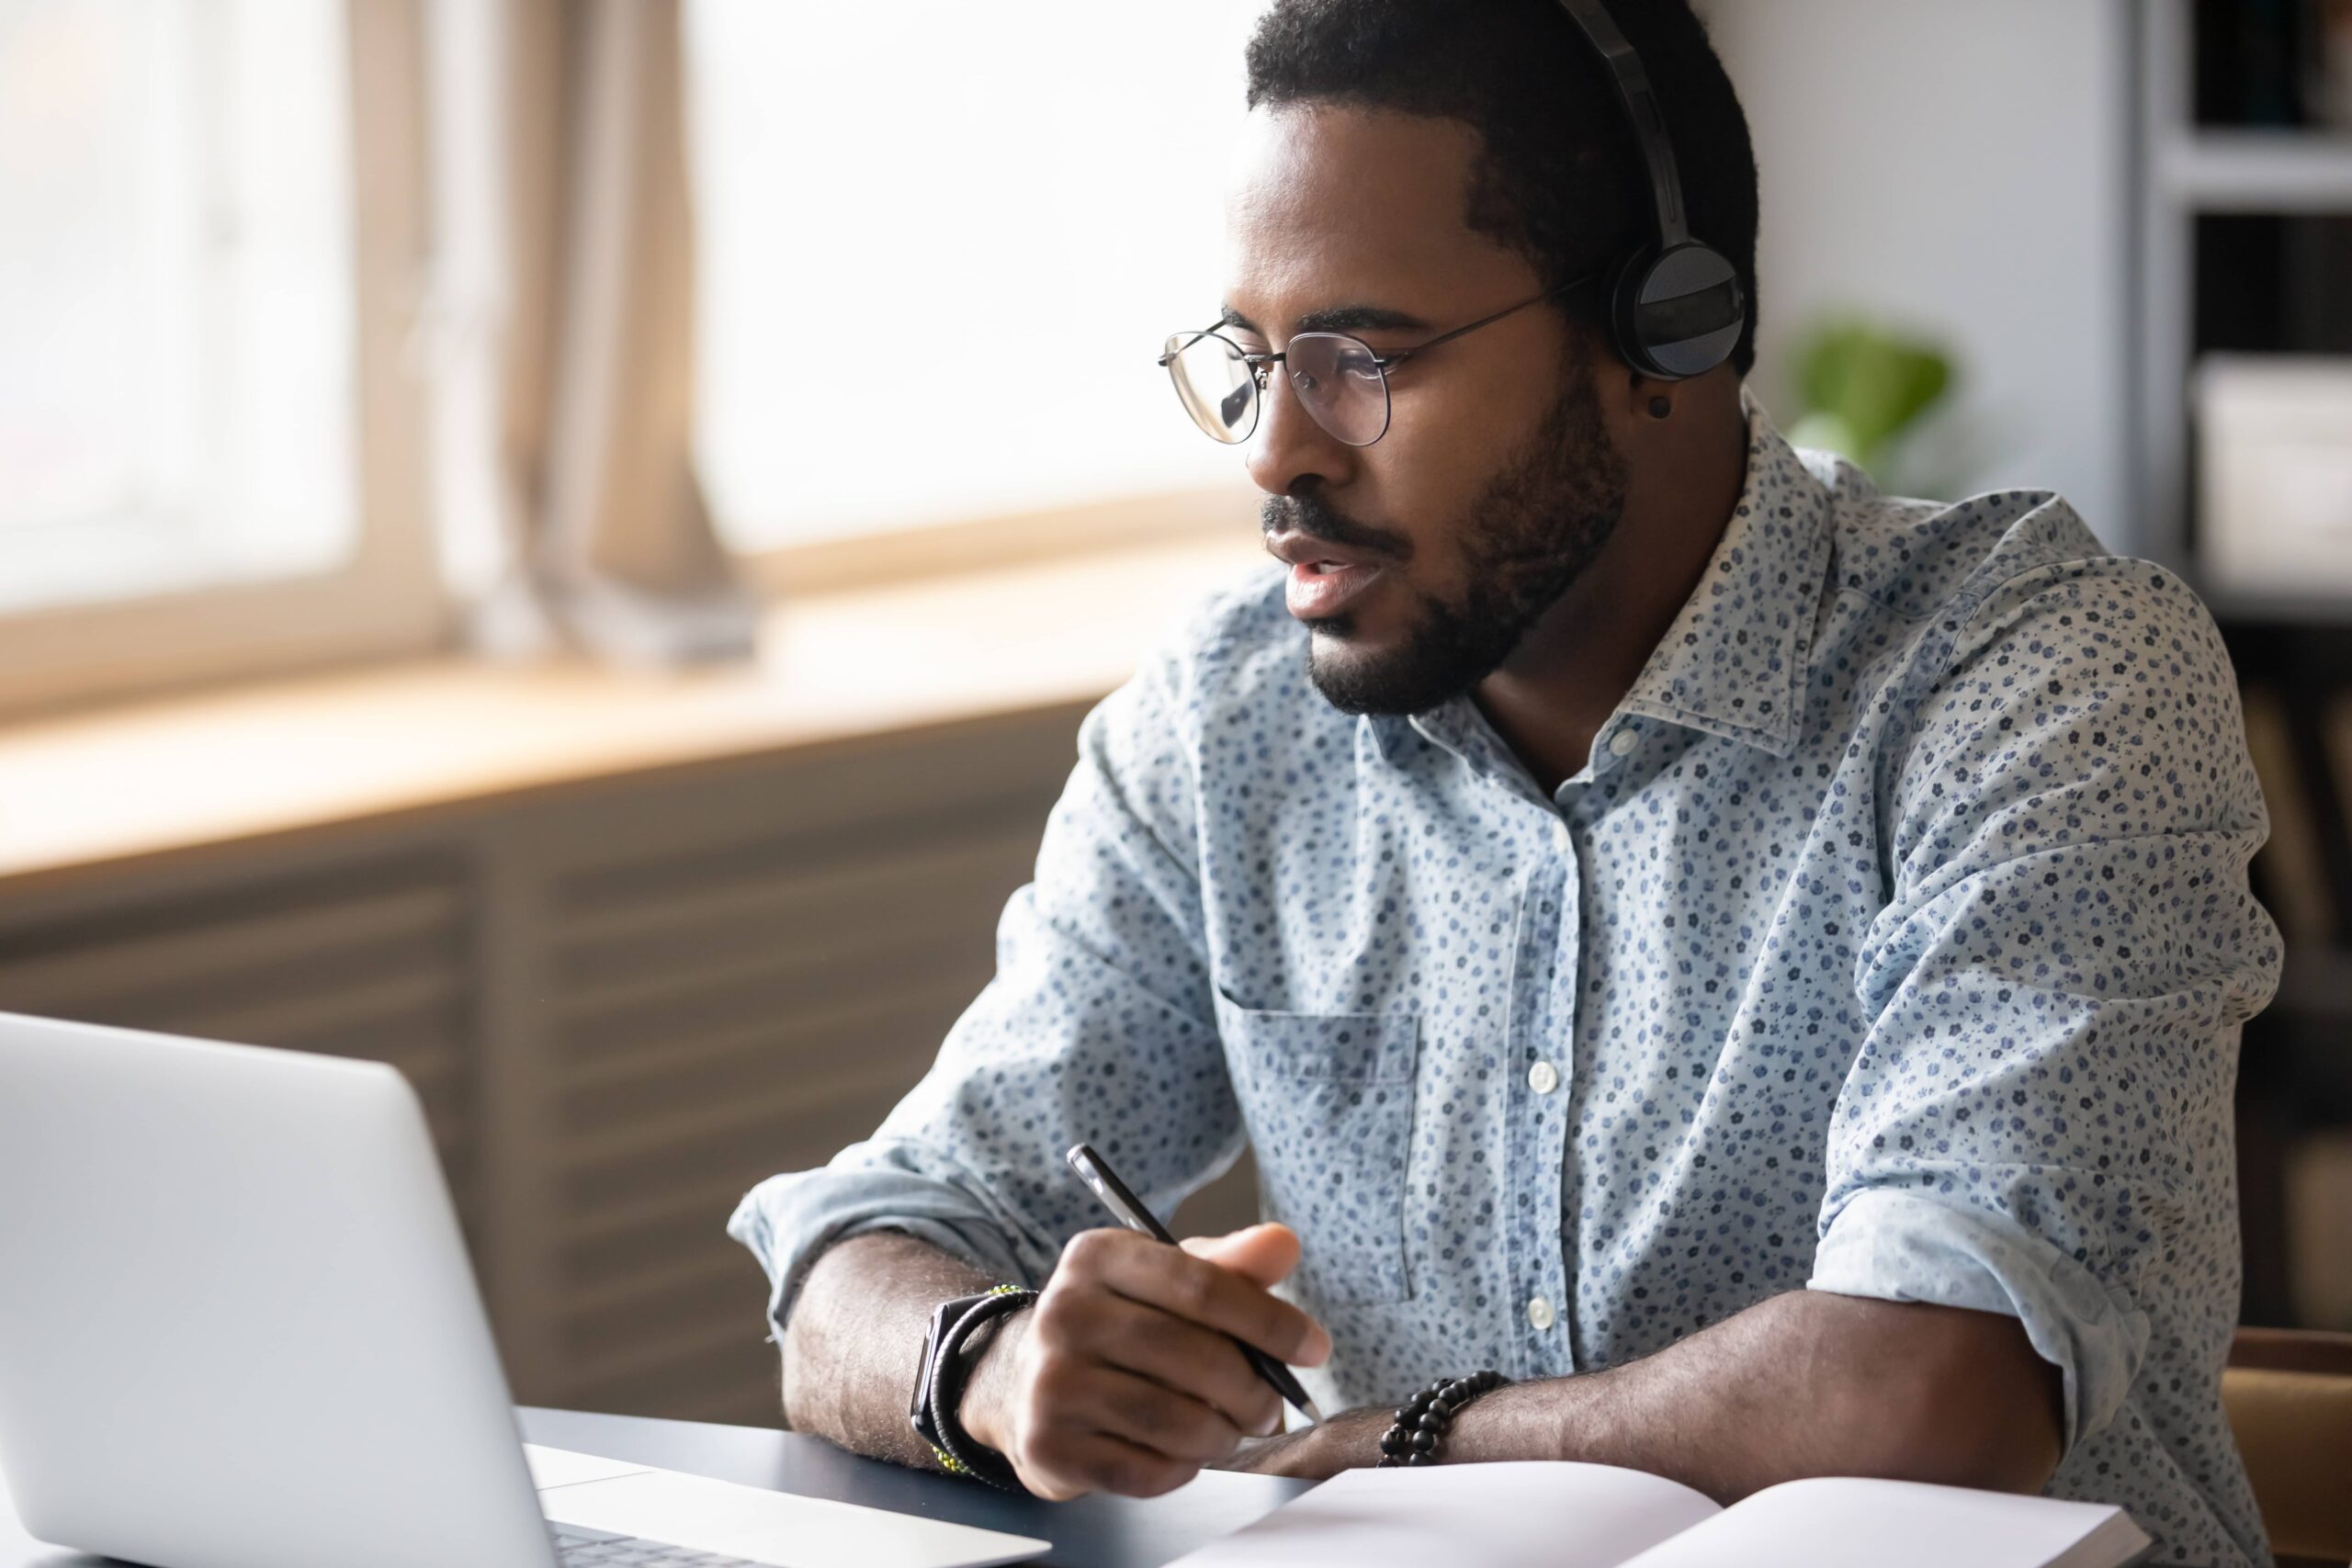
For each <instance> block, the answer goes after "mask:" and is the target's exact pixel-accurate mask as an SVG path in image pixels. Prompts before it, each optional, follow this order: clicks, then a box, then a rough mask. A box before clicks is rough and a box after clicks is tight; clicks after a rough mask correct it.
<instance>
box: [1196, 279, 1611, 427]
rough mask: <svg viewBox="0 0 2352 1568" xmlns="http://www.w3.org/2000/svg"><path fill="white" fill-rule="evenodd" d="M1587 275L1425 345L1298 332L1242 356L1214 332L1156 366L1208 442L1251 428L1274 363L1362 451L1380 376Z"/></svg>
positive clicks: (1383, 396)
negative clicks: (1275, 350) (1276, 349)
mask: <svg viewBox="0 0 2352 1568" xmlns="http://www.w3.org/2000/svg"><path fill="white" fill-rule="evenodd" d="M1599 276H1600V274H1599V273H1587V274H1585V275H1584V276H1581V277H1574V278H1570V279H1569V280H1568V281H1567V282H1566V283H1563V284H1561V285H1560V286H1559V287H1558V288H1547V289H1545V290H1544V292H1543V293H1541V294H1538V295H1536V296H1534V297H1533V298H1532V299H1521V301H1520V302H1519V303H1518V304H1516V305H1508V306H1505V307H1504V308H1503V309H1502V310H1497V311H1496V312H1495V313H1494V314H1493V315H1491V316H1481V317H1479V318H1478V319H1477V320H1476V321H1472V322H1471V323H1470V324H1469V325H1468V326H1466V327H1456V328H1454V329H1453V331H1452V332H1450V333H1439V334H1438V335H1437V336H1436V337H1433V338H1431V339H1430V340H1429V341H1428V342H1427V343H1420V344H1414V345H1413V346H1412V347H1410V348H1400V349H1397V351H1396V352H1395V353H1393V354H1375V353H1374V352H1373V350H1372V346H1371V345H1370V344H1366V343H1364V342H1363V340H1362V339H1360V338H1352V337H1350V336H1349V335H1348V334H1347V333H1297V334H1296V335H1295V336H1294V337H1292V339H1291V340H1290V344H1289V346H1287V347H1286V348H1284V349H1283V352H1282V353H1280V354H1246V353H1244V352H1243V351H1242V350H1241V348H1240V347H1239V346H1238V344H1235V343H1234V342H1233V340H1232V339H1230V338H1228V337H1226V336H1225V335H1223V334H1222V333H1219V332H1218V331H1217V330H1216V327H1215V326H1209V327H1204V328H1202V329H1201V330H1200V331H1199V332H1193V333H1175V334H1173V335H1172V336H1170V338H1169V340H1168V341H1167V343H1166V344H1163V345H1161V353H1160V355H1159V363H1160V364H1161V365H1163V366H1165V367H1167V370H1168V378H1169V379H1170V380H1171V381H1173V382H1175V383H1176V396H1177V399H1178V400H1180V401H1182V403H1183V405H1184V412H1186V413H1189V414H1191V415H1192V416H1193V423H1194V424H1197V425H1199V426H1200V427H1201V429H1202V430H1203V431H1204V432H1205V433H1206V434H1207V435H1208V437H1209V439H1211V440H1212V441H1222V442H1224V443H1225V444H1226V445H1227V446H1238V445H1239V444H1240V443H1242V442H1244V441H1247V440H1249V439H1250V433H1251V432H1252V431H1254V430H1256V429H1257V428H1258V405H1259V404H1260V403H1261V401H1263V400H1264V394H1265V391H1266V387H1267V382H1268V380H1269V378H1271V377H1272V372H1273V367H1275V366H1277V365H1280V366H1282V367H1283V369H1284V371H1285V372H1286V373H1287V374H1288V375H1289V377H1290V384H1291V389H1292V390H1293V391H1295V392H1296V393H1297V394H1298V401H1299V406H1300V407H1302V408H1304V409H1305V410H1306V412H1307V413H1308V414H1310V415H1312V416H1313V418H1314V420H1315V423H1317V424H1319V425H1321V426H1322V427H1323V428H1324V429H1325V430H1327V431H1329V433H1330V434H1331V436H1332V438H1333V439H1335V440H1338V441H1341V442H1344V443H1346V444H1347V445H1348V446H1371V445H1372V444H1373V443H1374V442H1375V441H1377V440H1379V439H1380V438H1381V437H1382V436H1383V435H1385V434H1388V373H1389V372H1390V371H1391V370H1394V369H1395V368H1396V367H1397V366H1399V365H1402V364H1403V363H1404V362H1405V361H1406V360H1408V359H1410V358H1412V357H1413V356H1414V355H1419V354H1427V353H1428V352H1429V351H1430V349H1433V348H1435V347H1436V346H1437V345H1438V344H1442V343H1451V342H1453V340H1454V339H1455V338H1458V337H1460V336H1462V335H1463V334H1464V333H1475V332H1476V331H1477V330H1478V329H1479V328H1480V327H1483V326H1488V325H1491V324H1492V323H1494V322H1496V321H1501V320H1502V319H1503V318H1504V317H1505V316H1508V315H1510V314H1511V313H1512V312H1514V311H1517V310H1526V309H1527V308H1528V307H1529V306H1530V305H1533V304H1538V303H1540V302H1542V301H1543V300H1545V299H1551V298H1553V297H1554V296H1555V295H1559V294H1566V292H1568V291H1569V290H1570V289H1572V288H1582V287H1583V286H1584V285H1586V284H1588V283H1590V282H1592V281H1593V280H1594V279H1595V278H1597V277H1599ZM1220 324H1222V323H1220Z"/></svg>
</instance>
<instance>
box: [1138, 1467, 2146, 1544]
mask: <svg viewBox="0 0 2352 1568" xmlns="http://www.w3.org/2000/svg"><path fill="white" fill-rule="evenodd" d="M2150 1544H2151V1543H2150V1542H2149V1540H2148V1538H2147V1536H2146V1535H2145V1534H2143V1532H2142V1531H2141V1529H2140V1527H2139V1526H2137V1525H2135V1524H2133V1523H2132V1522H2131V1516H2130V1515H2129V1514H2126V1513H2125V1512H2124V1511H2123V1510H2122V1509H2120V1508H2115V1507H2109V1506H2104V1505H2101V1504H2096V1503H2066V1502H2060V1501H2058V1500H2056V1499H2054V1498H2049V1497H2018V1496H2011V1495H2007V1494H2005V1493H1999V1492H1973V1491H1970V1490H1968V1489H1967V1488H1965V1487H1960V1486H1929V1485H1925V1484H1923V1483H1917V1482H1909V1481H1850V1480H1844V1479H1822V1480H1813V1481H1791V1482H1786V1483H1782V1484H1781V1485H1779V1486H1772V1487H1768V1488H1766V1489H1765V1490H1764V1491H1761V1492H1758V1493H1757V1494H1755V1495H1752V1496H1749V1497H1744V1498H1742V1499H1741V1500H1740V1501H1739V1502H1737V1503H1736V1504H1734V1505H1733V1506H1730V1507H1728V1508H1725V1507H1723V1506H1719V1505H1717V1504H1716V1503H1714V1502H1713V1501H1711V1500H1710V1499H1709V1498H1707V1497H1706V1496H1704V1495H1702V1494H1700V1493H1697V1492H1694V1491H1692V1490H1691V1488H1690V1487H1688V1486H1684V1485H1682V1484H1680V1483H1677V1482H1672V1481H1668V1480H1666V1479H1664V1478H1663V1477H1660V1476H1656V1475H1646V1474H1644V1473H1643V1472H1640V1471H1636V1470H1620V1469H1617V1468H1615V1467H1614V1466H1611V1465H1605V1464H1565V1463H1560V1462H1556V1461H1533V1462H1526V1463H1510V1464H1462V1465H1431V1466H1430V1467H1428V1468H1427V1469H1419V1470H1351V1471H1345V1472H1341V1473H1340V1474H1339V1475H1337V1476H1334V1477H1333V1478H1332V1479H1330V1480H1329V1481H1327V1482H1325V1483H1323V1484H1322V1485H1320V1486H1318V1487H1317V1488H1316V1489H1315V1490H1314V1491H1312V1492H1309V1493H1307V1494H1306V1495H1305V1496H1303V1497H1299V1498H1296V1499H1295V1500H1294V1501H1292V1502H1289V1503H1286V1504H1284V1505H1283V1506H1281V1507H1279V1508H1277V1509H1275V1510H1274V1511H1273V1512H1272V1513H1271V1514H1268V1515H1267V1516H1266V1517H1264V1518H1261V1519H1260V1520H1258V1521H1257V1522H1256V1523H1255V1524H1252V1525H1249V1526H1247V1527H1245V1528H1243V1529H1239V1530H1238V1531H1236V1532H1235V1533H1233V1534H1232V1535H1229V1536H1227V1537H1226V1538H1225V1539H1224V1540H1217V1541H1213V1542H1211V1543H1210V1544H1209V1545H1207V1546H1204V1547H1203V1548H1202V1549H1201V1550H1200V1551H1195V1552H1193V1554H1192V1555H1191V1556H1189V1557H1184V1558H1181V1559H1179V1560H1178V1562H1177V1563H1176V1564H1175V1565H1173V1568H1386V1565H1388V1564H1395V1565H1396V1568H1430V1564H1432V1563H1449V1562H1453V1563H1476V1564H1478V1565H1479V1568H1702V1565H1704V1568H1721V1565H1722V1564H1724V1563H1727V1562H1736V1563H1738V1564H1739V1565H1740V1568H1800V1565H1801V1568H1865V1565H1867V1568H1885V1565H1886V1564H1887V1563H1890V1562H1901V1563H1903V1564H1905V1568H2124V1565H2125V1564H2128V1563H2133V1562H2140V1561H2142V1560H2143V1558H2145V1557H2146V1556H2147V1554H2148V1551H2149V1550H2150Z"/></svg>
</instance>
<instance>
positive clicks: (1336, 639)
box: [1263, 361, 1626, 715]
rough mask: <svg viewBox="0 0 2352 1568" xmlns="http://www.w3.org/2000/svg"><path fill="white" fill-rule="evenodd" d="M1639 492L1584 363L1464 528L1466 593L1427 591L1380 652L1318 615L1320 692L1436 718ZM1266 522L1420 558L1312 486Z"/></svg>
mask: <svg viewBox="0 0 2352 1568" xmlns="http://www.w3.org/2000/svg"><path fill="white" fill-rule="evenodd" d="M1625 491H1626V475H1625V459H1624V456H1623V454H1622V453H1620V452H1619V451H1618V450H1617V448H1616V446H1614V445H1613V444H1612V443H1611V441H1610V439H1609V434H1608V432H1607V430H1606V429H1605V428H1604V427H1603V425H1602V423H1601V420H1600V400H1599V399H1598V398H1597V397H1596V396H1595V394H1594V392H1593V389H1592V382H1591V378H1590V377H1589V373H1588V366H1587V364H1586V363H1584V362H1581V361H1579V362H1578V363H1576V364H1573V365H1571V366H1570V367H1569V370H1568V374H1567V375H1566V378H1564V382H1563V385H1562V387H1561V389H1560V395H1559V396H1558V397H1557V398H1556V399H1555V400H1554V401H1553V403H1552V407H1551V410H1550V411H1549V412H1547V413H1546V414H1545V415H1544V423H1543V424H1542V425H1541V427H1539V428H1538V429H1537V431H1536V432H1535V434H1534V436H1533V437H1532V439H1531V440H1530V441H1529V442H1528V443H1527V444H1526V446H1524V447H1522V448H1521V450H1520V451H1519V453H1518V454H1517V455H1516V456H1514V457H1512V458H1511V460H1510V462H1509V463H1508V464H1506V465H1505V467H1504V468H1503V470H1502V471H1501V472H1500V473H1498V474H1497V475H1496V476H1495V478H1494V479H1491V480H1489V481H1488V482H1487V486H1486V488H1485V489H1484V490H1482V491H1480V492H1479V493H1478V495H1477V496H1476V498H1475V499H1474V500H1473V501H1472V502H1470V504H1469V505H1468V506H1467V507H1466V508H1464V513H1463V515H1462V519H1461V521H1460V522H1459V523H1458V524H1457V525H1455V526H1454V527H1453V529H1452V530H1450V532H1451V533H1452V535H1453V537H1454V538H1455V539H1456V540H1457V541H1458V542H1459V550H1460V554H1461V558H1462V568H1463V581H1464V588H1463V590H1462V592H1461V593H1460V595H1459V597H1457V598H1453V599H1447V598H1443V597H1441V596H1440V595H1438V594H1436V593H1433V592H1426V591H1425V592H1420V593H1419V594H1418V595H1417V604H1416V607H1415V610H1414V612H1413V613H1412V615H1411V617H1410V619H1409V621H1408V625H1407V627H1406V630H1405V633H1404V636H1403V637H1401V638H1400V639H1399V640H1398V642H1397V646H1396V647H1394V648H1392V649H1385V650H1382V651H1377V652H1375V651H1373V650H1370V649H1365V648H1363V647H1361V646H1351V641H1352V639H1353V637H1354V636H1355V628H1354V626H1353V625H1352V624H1351V617H1350V616H1348V615H1344V614H1342V615H1330V616H1326V617H1322V618H1319V619H1316V620H1310V621H1308V622H1307V623H1306V626H1307V627H1308V629H1309V630H1310V632H1312V633H1313V634H1315V635H1313V636H1311V637H1309V638H1308V640H1307V649H1306V671H1307V675H1308V677H1309V678H1310V679H1311V680H1313V682H1315V689H1316V690H1317V691H1318V692H1320V693H1322V694H1323V696H1324V699H1325V700H1326V701H1328V702H1329V703H1330V705H1332V706H1334V707H1336V708H1338V709H1340V711H1341V712H1342V713H1351V714H1400V715H1401V714H1416V713H1426V712H1427V711H1429V710H1430V709H1431V708H1434V707H1438V706H1441V705H1444V704H1445V703H1448V702H1451V701H1453V699H1454V698H1456V697H1458V696H1461V695H1463V694H1465V693H1467V692H1468V691H1469V690H1470V689H1471V688H1472V687H1473V686H1476V684H1477V683H1478V682H1481V681H1483V680H1485V679H1486V678H1487V676H1489V675H1491V674H1493V673H1494V672H1495V671H1496V670H1497V669H1498V668H1499V667H1500V666H1501V664H1502V661H1503V660H1505V659H1508V658H1509V657H1510V653H1511V650H1512V649H1515V648H1517V647H1518V646H1519V644H1520V641H1521V638H1523V637H1525V636H1526V635H1527V632H1528V629H1529V628H1530V627H1532V626H1534V624H1535V623H1536V621H1537V620H1538V619H1540V618H1541V617H1542V616H1543V615H1544V612H1545V611H1547V610H1549V609H1550V608H1551V607H1552V606H1553V605H1554V604H1557V603H1559V601H1560V597H1561V595H1563V594H1565V593H1566V592H1567V591H1568V589H1569V587H1570V586H1571V585H1573V584H1574V583H1575V582H1576V581H1577V579H1578V578H1579V577H1581V576H1583V575H1584V572H1585V569H1586V568H1588V567H1589V566H1590V565H1591V564H1592V561H1593V558H1595V557H1596V556H1598V555H1599V554H1600V550H1601V547H1602V546H1604V545H1606V544H1607V543H1608V542H1609V536H1610V535H1611V533H1613V532H1614V531H1615V529H1616V526H1617V519H1618V518H1619V517H1620V516H1622V515H1623V513H1624V510H1625ZM1263 523H1264V526H1265V528H1266V530H1267V532H1268V533H1270V534H1271V533H1273V532H1275V531H1277V530H1278V529H1279V528H1283V527H1289V528H1295V529H1297V530H1298V531H1300V532H1301V533H1304V534H1306V535H1308V536H1312V537H1316V538H1320V539H1323V540H1326V541H1328V542H1329V543H1333V544H1340V545H1352V546H1356V547H1362V548H1368V549H1372V550H1376V551H1381V552H1383V553H1385V554H1386V555H1387V556H1388V557H1390V558H1392V559H1394V560H1396V561H1398V562H1400V563H1401V562H1402V561H1403V560H1404V559H1406V558H1409V556H1410V555H1411V553H1412V550H1411V545H1410V542H1409V541H1408V540H1407V539H1405V538H1404V537H1403V536H1399V535H1396V534H1393V533H1390V532H1389V531H1388V530H1386V529H1375V528H1371V527H1368V526H1366V525H1363V524H1361V523H1357V522H1355V521H1354V520H1353V519H1351V518H1347V517H1342V516H1340V514H1339V513H1337V512H1335V511H1333V510H1332V509H1331V507H1330V505H1329V502H1325V501H1324V500H1323V499H1322V497H1321V496H1319V495H1317V494H1314V493H1313V492H1311V491H1310V492H1309V493H1307V494H1305V495H1297V496H1277V497H1274V498H1272V499H1271V500H1269V501H1268V502H1266V503H1265V506H1264V509H1263Z"/></svg>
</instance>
